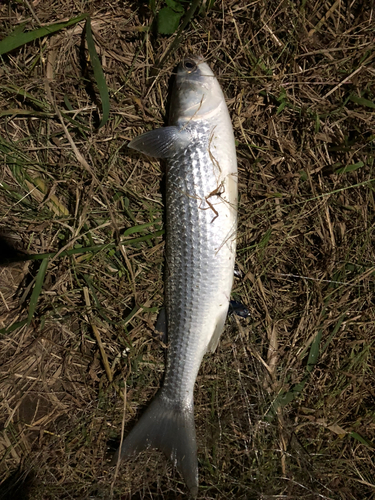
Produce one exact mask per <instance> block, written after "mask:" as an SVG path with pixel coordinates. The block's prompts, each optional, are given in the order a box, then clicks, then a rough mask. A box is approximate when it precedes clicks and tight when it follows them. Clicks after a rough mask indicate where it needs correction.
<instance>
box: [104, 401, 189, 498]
mask: <svg viewBox="0 0 375 500" xmlns="http://www.w3.org/2000/svg"><path fill="white" fill-rule="evenodd" d="M148 448H158V449H160V450H162V451H163V452H164V453H165V454H166V456H167V457H168V458H170V459H171V460H172V462H173V463H174V465H175V467H177V469H178V470H179V472H180V473H181V475H182V477H183V478H184V480H185V482H186V484H187V486H188V488H189V490H190V494H191V496H192V497H196V496H197V494H198V462H197V443H196V435H195V425H194V406H193V404H191V405H181V404H176V403H175V402H172V401H170V400H169V399H168V398H166V397H164V396H163V392H160V393H159V394H158V395H157V396H156V398H155V399H154V400H153V401H152V403H151V404H150V406H149V407H148V408H147V410H146V411H145V413H144V414H143V415H142V417H141V418H140V420H139V421H138V423H137V424H136V425H135V426H134V427H133V429H132V430H131V431H130V433H129V434H128V436H127V437H126V438H125V440H124V442H123V443H122V446H121V450H120V448H119V449H118V450H117V452H116V454H115V456H114V457H113V460H112V464H113V465H114V464H116V462H117V460H118V457H119V456H120V459H128V458H131V457H134V456H135V455H137V454H138V453H140V452H141V451H143V450H145V449H148Z"/></svg>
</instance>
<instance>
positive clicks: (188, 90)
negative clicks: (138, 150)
mask: <svg viewBox="0 0 375 500" xmlns="http://www.w3.org/2000/svg"><path fill="white" fill-rule="evenodd" d="M223 103H225V101H224V96H223V92H222V90H221V88H220V85H219V82H218V81H217V80H216V78H215V75H214V74H213V72H212V70H211V68H210V67H209V66H208V64H207V63H205V62H204V60H203V58H202V57H201V56H191V57H186V58H185V59H183V61H182V62H181V63H180V64H179V66H178V69H177V75H176V80H175V85H174V89H173V95H172V101H171V111H170V120H169V123H170V124H171V125H177V124H179V125H183V124H184V123H186V122H188V121H191V120H200V119H204V118H207V117H209V116H210V115H211V114H212V113H214V112H215V111H216V110H217V109H218V108H219V107H220V106H222V105H223Z"/></svg>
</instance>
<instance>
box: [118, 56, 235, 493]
mask: <svg viewBox="0 0 375 500" xmlns="http://www.w3.org/2000/svg"><path fill="white" fill-rule="evenodd" d="M128 146H129V148H132V149H134V150H137V151H139V152H141V153H144V154H146V155H148V156H151V157H155V158H160V159H163V160H165V175H166V196H165V205H166V252H165V255H166V262H165V311H166V326H167V339H168V349H167V361H166V369H165V375H164V381H163V384H162V386H161V389H160V390H159V392H158V393H157V395H156V396H155V397H154V399H153V400H152V402H151V404H150V405H149V406H148V408H147V409H146V411H145V412H144V413H143V415H142V416H141V418H140V419H139V421H138V423H137V424H136V425H135V426H134V427H133V429H132V430H131V431H130V433H129V434H128V436H127V437H126V438H125V439H124V441H123V443H122V446H121V449H119V450H118V451H117V452H116V454H115V456H114V458H113V463H116V462H117V460H121V459H129V458H131V457H134V456H136V455H137V454H138V453H139V452H141V451H143V450H145V449H149V448H158V449H160V450H162V451H163V452H164V453H165V454H166V455H167V457H169V458H170V459H171V460H172V462H173V464H174V465H175V467H177V469H178V470H179V472H180V473H181V475H182V477H183V479H184V481H185V483H186V485H187V487H188V489H189V491H190V496H191V497H193V498H195V497H196V496H197V494H198V461H197V439H196V431H195V422H194V394H193V393H194V385H195V381H196V378H197V375H198V371H199V368H200V365H201V362H202V359H203V356H204V354H205V353H206V352H208V351H211V352H214V351H215V349H216V346H217V344H218V342H219V338H220V335H221V333H222V331H223V329H224V323H225V319H226V317H227V313H228V307H229V301H230V294H231V289H232V284H233V276H234V263H235V254H236V234H237V205H238V189H237V159H236V147H235V138H234V133H233V127H232V122H231V119H230V115H229V112H228V108H227V105H226V102H225V98H224V95H223V92H222V89H221V87H220V84H219V82H218V80H217V79H216V77H215V75H214V73H213V72H212V70H211V69H210V67H209V65H208V64H207V63H206V62H205V61H204V59H203V58H202V57H201V56H189V57H186V58H184V59H183V60H182V61H181V63H180V64H179V66H178V68H177V74H176V77H175V82H174V88H173V92H172V98H171V106H170V113H169V124H168V126H166V127H162V128H159V129H155V130H152V131H149V132H145V133H143V134H142V135H140V136H138V137H136V138H135V139H133V140H132V141H131V142H130V143H129V145H128Z"/></svg>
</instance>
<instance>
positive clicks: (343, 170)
mask: <svg viewBox="0 0 375 500" xmlns="http://www.w3.org/2000/svg"><path fill="white" fill-rule="evenodd" d="M363 166H364V163H363V161H358V162H357V163H353V164H352V165H346V166H345V167H341V168H338V169H337V170H336V172H335V173H336V174H345V173H347V172H354V170H358V169H359V168H362V167H363Z"/></svg>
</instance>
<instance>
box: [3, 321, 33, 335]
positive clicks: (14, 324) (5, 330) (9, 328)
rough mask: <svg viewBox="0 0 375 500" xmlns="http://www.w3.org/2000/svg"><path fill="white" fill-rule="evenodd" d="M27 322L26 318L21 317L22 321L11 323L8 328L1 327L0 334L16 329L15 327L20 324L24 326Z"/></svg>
mask: <svg viewBox="0 0 375 500" xmlns="http://www.w3.org/2000/svg"><path fill="white" fill-rule="evenodd" d="M26 324H27V319H23V320H22V321H17V323H13V325H11V326H9V327H8V328H7V327H5V328H2V329H1V330H0V335H8V333H12V332H14V330H17V328H21V327H22V326H25V325H26Z"/></svg>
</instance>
